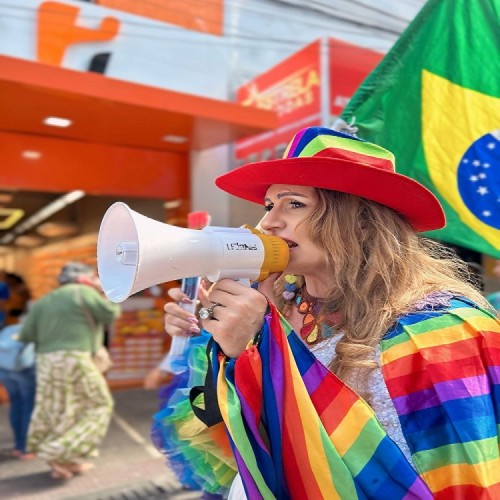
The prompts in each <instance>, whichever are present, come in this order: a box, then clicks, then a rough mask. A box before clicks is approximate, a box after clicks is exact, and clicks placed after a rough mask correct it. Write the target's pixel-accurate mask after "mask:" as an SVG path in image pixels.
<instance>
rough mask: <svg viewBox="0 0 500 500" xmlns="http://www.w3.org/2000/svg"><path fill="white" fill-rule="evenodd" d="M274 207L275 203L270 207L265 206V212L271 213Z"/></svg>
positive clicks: (270, 204)
mask: <svg viewBox="0 0 500 500" xmlns="http://www.w3.org/2000/svg"><path fill="white" fill-rule="evenodd" d="M273 207H274V204H273V203H269V205H265V206H264V210H265V211H266V212H270V211H271V210H272V209H273Z"/></svg>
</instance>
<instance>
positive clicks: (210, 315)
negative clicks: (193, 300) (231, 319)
mask: <svg viewBox="0 0 500 500" xmlns="http://www.w3.org/2000/svg"><path fill="white" fill-rule="evenodd" d="M217 306H220V304H219V303H218V302H214V303H213V304H212V305H211V306H210V307H202V308H201V309H200V312H199V315H200V318H201V319H214V309H215V308H216V307H217Z"/></svg>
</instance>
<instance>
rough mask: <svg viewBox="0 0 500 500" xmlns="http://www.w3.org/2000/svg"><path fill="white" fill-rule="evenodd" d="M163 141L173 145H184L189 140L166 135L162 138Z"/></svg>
mask: <svg viewBox="0 0 500 500" xmlns="http://www.w3.org/2000/svg"><path fill="white" fill-rule="evenodd" d="M161 140H162V141H165V142H171V143H172V144H183V143H185V142H187V140H188V138H187V137H186V136H184V135H165V136H163V137H162V138H161Z"/></svg>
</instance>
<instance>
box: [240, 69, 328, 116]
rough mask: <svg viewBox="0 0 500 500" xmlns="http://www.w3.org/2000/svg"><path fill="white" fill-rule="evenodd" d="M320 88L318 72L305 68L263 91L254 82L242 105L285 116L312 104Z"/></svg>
mask: <svg viewBox="0 0 500 500" xmlns="http://www.w3.org/2000/svg"><path fill="white" fill-rule="evenodd" d="M318 86H319V75H318V72H317V70H316V69H310V68H303V69H300V70H299V71H296V72H295V73H292V74H291V75H289V76H287V77H286V78H284V79H283V80H281V81H279V82H277V83H275V84H274V85H273V86H272V87H268V88H266V89H264V90H262V91H260V90H259V88H258V87H257V84H256V82H253V83H252V84H251V85H250V86H249V88H248V96H247V98H246V99H245V100H244V101H243V102H242V103H241V104H243V106H254V107H257V108H261V109H268V110H273V111H276V112H277V114H278V115H279V116H283V115H286V114H288V113H292V112H293V111H295V110H297V109H299V108H302V107H304V106H308V105H310V104H312V103H313V101H314V94H313V90H314V88H315V87H318Z"/></svg>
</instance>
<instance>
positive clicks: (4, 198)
mask: <svg viewBox="0 0 500 500" xmlns="http://www.w3.org/2000/svg"><path fill="white" fill-rule="evenodd" d="M13 198H14V195H13V194H11V193H0V203H10V202H11V201H12V200H13Z"/></svg>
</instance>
